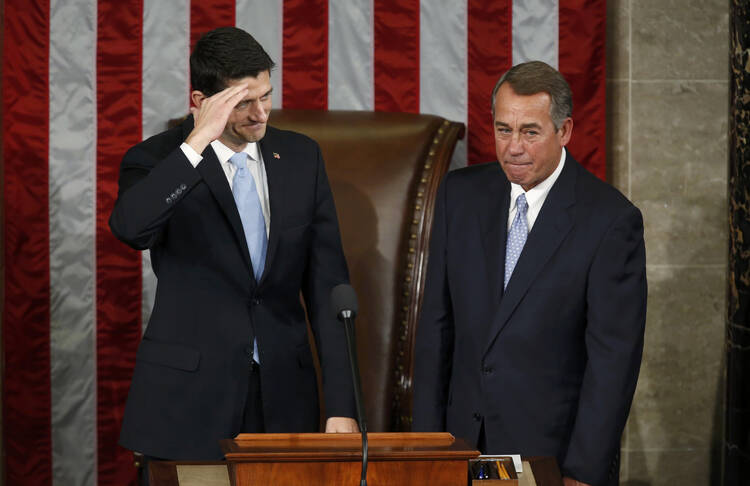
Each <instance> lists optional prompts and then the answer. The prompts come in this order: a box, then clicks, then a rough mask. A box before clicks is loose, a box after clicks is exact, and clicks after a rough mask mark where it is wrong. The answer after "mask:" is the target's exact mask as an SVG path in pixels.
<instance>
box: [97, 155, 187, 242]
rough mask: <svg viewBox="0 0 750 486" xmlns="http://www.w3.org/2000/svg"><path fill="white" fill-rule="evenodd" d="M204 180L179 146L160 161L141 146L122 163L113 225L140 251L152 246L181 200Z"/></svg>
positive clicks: (118, 236) (110, 224)
mask: <svg viewBox="0 0 750 486" xmlns="http://www.w3.org/2000/svg"><path fill="white" fill-rule="evenodd" d="M198 181H200V175H199V172H198V171H197V170H196V169H195V168H194V167H193V166H192V165H191V164H190V162H189V161H188V159H187V157H186V156H185V154H184V153H183V152H182V150H181V149H180V148H179V147H178V148H175V149H174V150H173V151H172V152H170V153H169V154H168V155H167V156H166V158H164V159H163V160H159V159H158V158H157V157H156V156H155V155H153V154H152V153H149V152H147V151H145V150H143V148H142V147H141V146H140V145H136V146H135V147H133V148H131V149H130V150H128V152H127V153H126V154H125V157H123V160H122V164H121V165H120V179H119V193H118V196H117V201H116V202H115V206H114V209H113V210H112V215H111V216H110V219H109V226H110V228H111V229H112V233H114V235H115V236H116V237H117V238H118V239H120V240H121V241H123V242H125V243H127V244H128V245H130V246H131V247H133V248H135V249H136V250H144V249H146V248H150V247H151V246H152V245H153V244H154V243H155V242H156V241H157V240H158V238H159V236H160V232H161V230H162V228H163V226H164V224H165V223H166V222H167V221H168V220H169V217H170V216H171V214H172V213H173V212H174V209H175V207H177V205H178V204H179V201H180V200H181V199H182V198H183V197H184V196H185V195H186V194H187V193H188V192H189V191H190V189H192V187H193V186H195V185H196V184H197V183H198Z"/></svg>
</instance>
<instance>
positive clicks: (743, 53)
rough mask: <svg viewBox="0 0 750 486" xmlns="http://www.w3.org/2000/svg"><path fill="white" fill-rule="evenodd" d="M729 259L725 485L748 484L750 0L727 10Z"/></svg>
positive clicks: (739, 0)
mask: <svg viewBox="0 0 750 486" xmlns="http://www.w3.org/2000/svg"><path fill="white" fill-rule="evenodd" d="M729 53H730V54H729V65H730V69H729V71H730V73H729V76H730V80H729V193H728V196H729V261H728V267H727V270H728V272H727V274H728V298H727V341H726V350H727V356H726V359H727V371H726V380H727V381H726V404H725V423H724V461H723V462H724V467H723V484H724V486H741V485H747V484H750V0H730V6H729Z"/></svg>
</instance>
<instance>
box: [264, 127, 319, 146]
mask: <svg viewBox="0 0 750 486" xmlns="http://www.w3.org/2000/svg"><path fill="white" fill-rule="evenodd" d="M265 136H266V137H267V138H268V139H269V140H272V141H274V142H280V143H284V144H287V145H291V146H296V147H301V148H315V149H317V148H318V142H316V141H315V140H313V139H312V138H310V137H308V136H307V135H305V134H303V133H299V132H294V131H292V130H283V129H281V128H276V127H273V126H270V125H269V126H267V127H266V135H265Z"/></svg>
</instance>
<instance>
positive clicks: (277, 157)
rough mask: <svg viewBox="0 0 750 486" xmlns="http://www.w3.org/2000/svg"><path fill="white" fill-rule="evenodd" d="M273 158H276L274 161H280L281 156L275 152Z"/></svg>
mask: <svg viewBox="0 0 750 486" xmlns="http://www.w3.org/2000/svg"><path fill="white" fill-rule="evenodd" d="M273 158H274V159H280V158H281V156H280V155H279V154H278V153H276V152H274V153H273Z"/></svg>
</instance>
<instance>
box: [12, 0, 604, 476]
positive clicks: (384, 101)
mask: <svg viewBox="0 0 750 486" xmlns="http://www.w3.org/2000/svg"><path fill="white" fill-rule="evenodd" d="M605 10H606V9H605V0H524V1H521V0H516V1H511V0H494V1H479V0H462V1H448V0H443V1H439V0H283V1H282V0H278V1H271V2H269V1H267V0H192V1H191V0H180V1H172V2H163V1H159V0H124V1H121V2H111V1H106V0H50V1H42V0H5V17H4V31H3V35H4V41H3V76H4V77H3V101H2V109H3V126H4V133H3V140H2V144H3V160H4V164H5V165H4V202H3V203H4V205H5V206H4V208H5V221H4V245H5V246H4V248H5V254H4V255H5V274H4V287H3V291H4V295H5V305H4V309H3V345H4V359H5V362H4V379H3V397H2V400H3V439H4V445H5V451H6V457H5V460H6V467H5V475H6V478H5V479H6V484H13V485H32V484H39V485H42V484H53V485H60V486H62V485H65V486H68V485H85V486H93V485H121V484H128V483H132V482H133V481H134V474H133V469H132V464H131V455H130V453H129V452H128V451H124V450H123V449H121V448H119V447H118V446H117V436H118V432H119V430H118V429H119V426H120V422H121V419H122V410H123V405H124V400H125V397H126V395H127V389H128V385H129V380H130V376H131V373H132V367H133V364H134V359H135V349H136V346H137V342H138V339H139V338H140V335H141V333H142V329H143V328H144V327H145V326H146V323H147V321H148V316H149V313H150V309H151V306H152V303H153V298H154V290H155V278H154V276H153V273H152V272H151V268H150V262H149V259H148V254H147V253H142V254H141V253H139V252H135V251H132V250H130V249H128V248H126V247H125V246H124V245H122V244H120V243H119V242H117V241H116V240H115V239H114V237H113V236H112V235H111V234H110V232H109V228H108V225H107V219H108V217H109V213H110V211H111V209H112V205H113V204H114V199H115V197H116V191H117V172H118V167H119V162H120V160H121V158H122V155H123V153H124V151H125V150H126V149H127V148H128V147H129V146H131V145H132V144H134V143H136V142H138V141H139V140H141V139H143V138H146V137H148V136H151V135H153V134H155V133H158V132H159V131H161V130H163V129H164V128H165V127H166V124H167V121H168V120H170V119H173V118H177V117H180V116H182V115H184V114H185V113H187V111H188V106H189V92H190V83H189V68H188V59H189V53H190V50H191V47H192V46H193V45H194V43H195V41H196V40H197V38H198V37H199V36H200V35H201V34H202V33H203V32H205V31H207V30H209V29H211V28H214V27H217V26H221V25H233V24H234V25H237V26H239V27H241V28H244V29H246V30H248V31H249V32H251V33H252V34H253V35H255V37H256V38H257V39H258V40H259V41H260V42H261V43H262V44H263V46H264V47H265V48H266V50H267V51H268V53H269V54H270V55H271V57H272V58H273V59H274V61H276V63H277V68H276V69H275V70H274V71H273V73H272V76H271V83H272V86H273V89H274V95H273V98H274V106H276V107H279V106H283V107H287V108H313V109H355V110H385V111H406V112H421V113H434V114H438V115H441V116H444V117H446V118H449V119H451V120H456V121H461V122H464V123H466V124H467V127H468V134H467V138H466V139H465V140H464V141H462V142H460V143H459V145H458V147H457V149H456V155H455V157H454V160H453V164H452V165H453V166H454V167H457V166H462V165H466V164H467V163H477V162H484V161H490V160H493V159H494V146H493V138H492V120H491V115H490V93H491V90H492V87H493V85H494V83H495V81H496V80H497V78H498V77H499V75H500V74H501V73H502V72H503V71H505V70H506V69H507V68H509V67H510V66H511V65H512V64H516V63H519V62H523V61H526V60H530V59H541V60H544V61H546V62H548V63H550V64H552V65H554V66H557V67H558V68H559V69H560V70H561V72H562V73H563V74H564V75H565V76H566V78H567V79H568V80H569V82H570V83H571V86H572V88H573V92H574V118H575V130H574V136H573V142H572V143H571V145H570V151H571V153H573V154H574V155H575V156H576V157H577V158H578V159H579V160H582V161H583V162H584V164H585V165H586V166H587V167H588V168H589V169H590V170H592V171H593V172H594V173H595V174H597V175H599V176H600V177H604V171H605V159H604V153H605V146H604V143H605V142H604V140H605V138H604V136H605V123H604V120H605V82H604V78H605V59H604V42H605ZM271 119H272V120H273V116H272V117H271Z"/></svg>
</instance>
